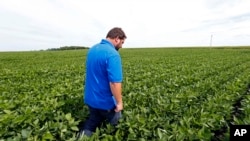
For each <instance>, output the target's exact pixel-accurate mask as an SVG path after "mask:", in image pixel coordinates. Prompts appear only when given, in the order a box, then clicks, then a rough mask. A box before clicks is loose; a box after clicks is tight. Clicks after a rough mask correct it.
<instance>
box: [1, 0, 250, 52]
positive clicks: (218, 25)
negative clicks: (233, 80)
mask: <svg viewBox="0 0 250 141" xmlns="http://www.w3.org/2000/svg"><path fill="white" fill-rule="evenodd" d="M249 8H250V1H248V0H228V1H218V0H190V1H184V0H175V1H170V0H136V1H134V0H127V1H122V0H106V1H102V0H91V1H84V0H72V1H68V0H53V1H50V0H36V1H33V0H22V1H19V0H11V1H9V0H2V1H0V16H1V19H2V20H1V23H0V51H4V50H39V49H47V48H52V47H53V48H55V47H60V46H65V45H82V46H92V45H93V44H96V43H97V42H99V41H100V40H101V38H105V36H106V33H107V32H108V30H109V29H110V28H112V27H115V26H119V27H122V28H123V29H124V31H125V32H126V34H127V36H128V39H127V40H126V42H125V44H124V46H125V48H126V47H147V46H149V47H157V46H204V45H209V41H210V36H211V34H213V35H214V45H231V44H233V45H249V44H250V40H249V36H248V35H249V34H248V32H249V31H250V29H249V25H250V23H249V22H250V21H249V20H248V19H249V17H250V13H249ZM242 37H244V38H242ZM237 41H238V42H237Z"/></svg>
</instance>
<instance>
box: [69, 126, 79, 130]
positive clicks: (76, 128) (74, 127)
mask: <svg viewBox="0 0 250 141" xmlns="http://www.w3.org/2000/svg"><path fill="white" fill-rule="evenodd" d="M71 129H72V130H73V131H79V129H78V127H76V126H73V127H71Z"/></svg>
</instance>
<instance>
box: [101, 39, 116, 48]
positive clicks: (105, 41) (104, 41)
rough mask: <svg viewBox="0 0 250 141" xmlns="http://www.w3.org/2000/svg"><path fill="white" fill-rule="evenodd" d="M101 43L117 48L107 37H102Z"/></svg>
mask: <svg viewBox="0 0 250 141" xmlns="http://www.w3.org/2000/svg"><path fill="white" fill-rule="evenodd" d="M101 44H109V45H110V46H112V47H113V48H115V46H114V45H113V44H112V43H111V42H110V41H108V40H106V39H102V40H101Z"/></svg>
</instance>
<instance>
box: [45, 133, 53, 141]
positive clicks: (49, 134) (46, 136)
mask: <svg viewBox="0 0 250 141" xmlns="http://www.w3.org/2000/svg"><path fill="white" fill-rule="evenodd" d="M53 139H54V137H53V136H52V135H51V133H50V132H46V133H45V134H44V135H43V140H53Z"/></svg>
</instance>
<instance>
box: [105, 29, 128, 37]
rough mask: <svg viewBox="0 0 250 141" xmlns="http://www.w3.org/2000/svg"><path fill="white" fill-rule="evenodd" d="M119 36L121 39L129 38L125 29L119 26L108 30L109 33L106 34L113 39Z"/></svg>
mask: <svg viewBox="0 0 250 141" xmlns="http://www.w3.org/2000/svg"><path fill="white" fill-rule="evenodd" d="M117 37H118V38H119V39H126V38H127V36H126V35H125V33H124V31H123V30H122V29H121V28H119V27H114V28H112V29H111V30H110V31H109V32H108V34H107V36H106V38H111V39H114V38H117Z"/></svg>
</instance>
